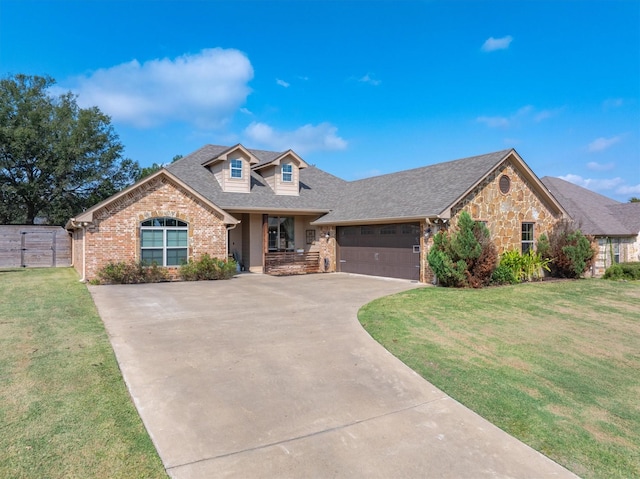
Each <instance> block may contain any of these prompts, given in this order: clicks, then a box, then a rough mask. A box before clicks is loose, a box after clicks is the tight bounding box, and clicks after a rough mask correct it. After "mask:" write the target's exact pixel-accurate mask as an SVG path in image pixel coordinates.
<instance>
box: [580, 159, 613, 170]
mask: <svg viewBox="0 0 640 479" xmlns="http://www.w3.org/2000/svg"><path fill="white" fill-rule="evenodd" d="M615 166H616V165H615V164H614V163H604V164H603V163H597V162H595V161H590V162H589V163H587V168H588V169H590V170H592V171H609V170H613V168H615Z"/></svg>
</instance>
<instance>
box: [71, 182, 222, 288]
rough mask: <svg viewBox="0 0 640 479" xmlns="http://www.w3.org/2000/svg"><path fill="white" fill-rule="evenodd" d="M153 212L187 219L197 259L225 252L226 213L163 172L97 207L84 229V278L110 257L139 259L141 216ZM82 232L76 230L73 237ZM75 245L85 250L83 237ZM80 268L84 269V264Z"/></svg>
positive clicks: (173, 270) (191, 253) (192, 253)
mask: <svg viewBox="0 0 640 479" xmlns="http://www.w3.org/2000/svg"><path fill="white" fill-rule="evenodd" d="M154 217H170V218H178V219H180V220H182V221H186V222H187V223H188V225H189V243H188V249H189V250H188V255H189V258H196V259H197V258H199V257H201V256H202V255H203V254H205V253H208V254H209V255H211V256H213V257H217V258H225V257H226V234H227V232H226V227H225V224H224V221H223V217H222V215H221V214H220V213H219V212H217V211H215V210H214V209H212V208H211V207H209V206H208V205H207V204H205V203H203V202H202V201H201V200H200V199H198V198H197V197H195V196H193V195H192V194H190V193H189V192H187V191H185V190H184V189H182V188H181V187H180V186H178V185H177V184H175V183H173V182H172V181H170V180H169V179H167V178H166V177H162V176H159V177H157V178H155V179H153V180H150V181H148V182H146V183H142V184H141V185H139V186H138V187H137V188H135V189H134V190H132V191H130V192H129V193H127V194H126V195H124V196H123V197H121V198H118V199H117V200H115V201H113V202H111V203H109V204H108V205H106V206H105V207H103V208H101V209H99V210H98V211H96V212H95V213H94V222H93V223H92V224H91V225H90V226H88V227H87V229H86V238H85V241H86V243H85V248H86V262H87V264H86V279H87V280H91V279H93V278H95V276H96V273H97V272H98V271H99V270H100V269H101V268H102V267H104V266H105V265H106V264H107V263H109V262H111V261H131V260H133V261H138V260H139V258H140V222H141V221H144V220H146V219H149V218H154ZM81 236H82V235H81V234H78V235H77V236H76V235H74V238H77V237H81ZM78 239H79V238H78ZM75 248H76V253H77V255H78V256H80V255H82V250H81V248H82V244H81V243H80V242H77V243H76V245H75ZM80 263H81V261H80ZM77 269H79V272H80V274H82V270H81V264H80V268H77ZM170 273H171V274H172V276H173V277H175V276H176V273H177V268H171V269H170Z"/></svg>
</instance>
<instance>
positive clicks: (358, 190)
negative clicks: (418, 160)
mask: <svg viewBox="0 0 640 479" xmlns="http://www.w3.org/2000/svg"><path fill="white" fill-rule="evenodd" d="M512 151H513V150H511V149H509V150H502V151H497V152H495V153H489V154H486V155H480V156H474V157H470V158H463V159H460V160H454V161H448V162H445V163H438V164H435V165H431V166H425V167H422V168H416V169H412V170H405V171H400V172H398V173H391V174H387V175H382V176H376V177H373V178H366V179H363V180H359V181H354V182H351V183H348V184H347V185H346V187H345V188H344V190H343V192H342V194H341V197H340V201H339V202H338V205H337V206H336V207H335V209H334V210H333V211H331V213H329V214H327V215H325V216H323V217H322V218H320V219H319V220H317V221H316V222H315V224H335V223H345V222H364V221H371V222H375V221H384V220H387V219H391V218H395V219H400V218H413V219H415V218H426V217H434V216H437V215H440V214H442V213H443V212H445V211H446V210H447V208H449V207H450V206H452V205H453V203H454V202H456V201H457V200H458V199H459V198H460V197H461V195H463V194H464V193H465V192H466V191H467V190H469V189H470V188H471V187H473V186H474V185H475V184H476V183H477V182H478V181H480V180H481V179H482V178H484V177H485V176H486V175H487V174H489V173H490V172H491V171H493V170H494V169H495V168H496V167H497V166H498V165H499V164H500V163H501V162H502V161H503V160H504V159H505V158H506V157H507V156H508V155H509V153H511V152H512Z"/></svg>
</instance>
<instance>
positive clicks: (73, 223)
mask: <svg viewBox="0 0 640 479" xmlns="http://www.w3.org/2000/svg"><path fill="white" fill-rule="evenodd" d="M163 176H164V177H166V178H168V179H169V180H171V181H173V182H174V183H176V184H177V185H178V186H179V187H180V188H183V189H185V190H186V191H188V192H189V193H190V194H192V195H194V196H195V197H196V198H198V199H199V200H201V201H202V202H203V203H205V204H206V205H207V206H209V207H210V208H212V209H213V210H214V211H217V212H218V213H220V215H221V216H222V218H223V221H224V222H225V223H226V224H237V223H239V221H238V220H237V219H235V218H234V217H233V216H231V215H230V214H229V213H227V212H226V211H224V210H222V209H221V208H220V207H219V206H217V205H216V204H215V203H213V202H211V201H210V200H209V199H207V198H206V197H205V196H203V195H201V194H200V193H199V192H197V191H196V190H194V189H193V188H191V186H189V185H188V184H186V183H185V182H183V181H182V180H181V179H180V178H178V177H176V176H175V175H173V174H172V173H171V172H169V171H167V170H166V169H165V168H162V169H160V170H159V171H156V172H155V173H154V174H152V175H149V176H147V177H145V178H143V179H142V180H140V181H137V182H136V183H134V184H133V185H131V186H129V187H127V188H125V189H124V190H122V191H120V192H118V193H116V194H115V195H113V196H110V197H109V198H107V199H106V200H104V201H101V202H100V203H98V204H96V205H94V206H92V207H91V208H89V209H88V210H86V211H83V212H82V213H81V214H79V215H77V216H76V217H74V218H71V219H70V220H69V222H68V223H67V225H68V227H74V228H76V227H77V225H78V224H79V223H91V222H93V220H94V214H95V213H96V212H97V211H99V210H100V209H102V208H104V207H106V206H109V205H110V204H112V203H114V202H116V201H118V200H119V199H120V198H122V197H124V196H126V195H127V194H129V193H130V192H132V191H134V190H135V189H137V188H139V187H140V186H142V185H144V184H146V183H149V182H151V181H153V180H155V179H156V178H159V177H163Z"/></svg>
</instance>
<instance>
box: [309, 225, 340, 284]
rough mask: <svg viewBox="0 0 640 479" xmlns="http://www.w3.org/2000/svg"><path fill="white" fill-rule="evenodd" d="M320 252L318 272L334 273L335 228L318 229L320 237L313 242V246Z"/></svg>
mask: <svg viewBox="0 0 640 479" xmlns="http://www.w3.org/2000/svg"><path fill="white" fill-rule="evenodd" d="M314 246H317V248H318V251H319V252H320V271H322V272H325V273H334V272H336V271H337V269H336V267H337V266H336V252H337V243H336V228H335V226H325V227H322V228H321V229H320V237H319V238H318V239H317V240H316V241H315V245H314Z"/></svg>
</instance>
